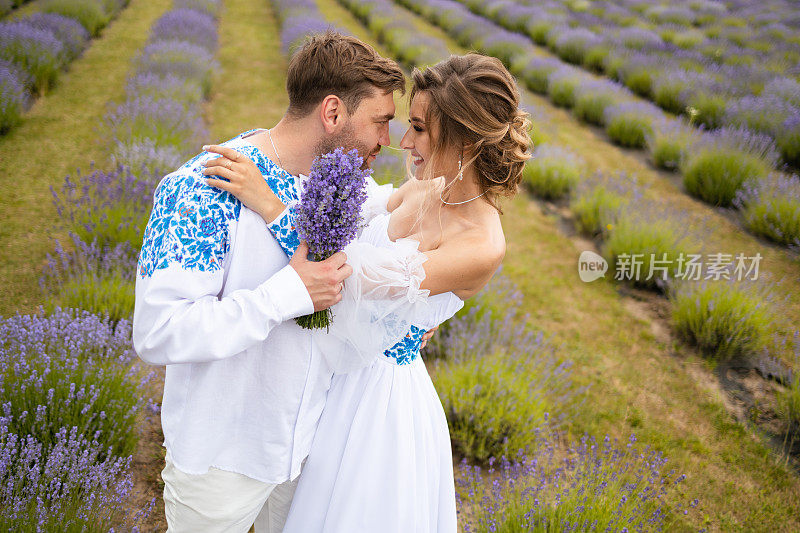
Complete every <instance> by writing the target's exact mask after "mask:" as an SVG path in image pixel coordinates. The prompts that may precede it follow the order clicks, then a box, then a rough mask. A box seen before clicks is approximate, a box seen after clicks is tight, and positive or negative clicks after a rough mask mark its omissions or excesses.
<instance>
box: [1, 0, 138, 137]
mask: <svg viewBox="0 0 800 533" xmlns="http://www.w3.org/2000/svg"><path fill="white" fill-rule="evenodd" d="M128 1H129V0H46V1H44V2H42V3H41V6H39V7H40V11H39V12H36V13H33V14H31V15H28V16H26V17H22V18H19V19H16V20H12V21H4V22H0V134H3V133H5V132H7V131H8V130H10V129H11V128H13V127H14V126H16V125H17V124H18V123H19V122H20V121H21V119H22V114H23V113H24V111H25V110H26V109H27V108H28V106H29V105H30V103H31V101H32V100H33V98H35V97H36V96H39V95H42V94H44V93H45V92H46V91H47V90H49V89H50V88H52V87H53V85H54V84H55V83H56V81H57V78H58V75H59V73H60V72H61V70H62V69H65V68H66V67H67V65H69V63H71V62H72V61H73V60H74V59H76V58H77V57H78V56H80V55H81V53H83V51H84V50H85V49H86V47H87V46H88V45H89V40H90V39H91V38H93V37H97V36H98V35H99V33H100V30H102V29H103V28H104V27H105V26H106V25H107V24H108V23H109V22H110V21H111V19H112V18H113V17H114V16H116V14H117V13H118V12H119V11H120V10H121V9H123V8H124V7H125V6H127V5H128Z"/></svg>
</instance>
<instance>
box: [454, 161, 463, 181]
mask: <svg viewBox="0 0 800 533" xmlns="http://www.w3.org/2000/svg"><path fill="white" fill-rule="evenodd" d="M456 177H457V178H458V181H461V180H463V179H464V171H463V170H461V160H460V159H459V160H458V174H457V175H456Z"/></svg>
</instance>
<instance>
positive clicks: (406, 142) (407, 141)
mask: <svg viewBox="0 0 800 533" xmlns="http://www.w3.org/2000/svg"><path fill="white" fill-rule="evenodd" d="M400 148H402V149H403V150H411V149H412V148H414V143H413V142H411V127H410V126H409V128H408V129H407V130H406V133H405V134H404V135H403V138H402V139H400Z"/></svg>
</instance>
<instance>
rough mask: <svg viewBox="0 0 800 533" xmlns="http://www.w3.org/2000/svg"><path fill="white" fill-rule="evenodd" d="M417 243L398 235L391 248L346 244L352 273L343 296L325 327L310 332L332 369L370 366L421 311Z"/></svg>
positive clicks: (424, 294) (424, 300) (423, 297)
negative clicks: (400, 237)
mask: <svg viewBox="0 0 800 533" xmlns="http://www.w3.org/2000/svg"><path fill="white" fill-rule="evenodd" d="M418 247H419V243H418V242H417V241H415V240H412V239H398V240H397V242H395V243H393V245H392V246H391V247H378V246H375V245H373V244H370V243H366V242H359V241H356V242H353V243H351V244H349V245H348V246H347V247H345V250H344V251H345V253H346V254H347V262H348V264H350V266H352V267H353V274H352V275H351V276H350V277H348V278H347V279H346V280H345V282H344V289H343V291H342V300H341V301H340V302H339V303H337V304H335V305H334V306H332V307H331V311H332V313H333V318H332V320H331V326H330V328H329V329H328V330H327V331H326V330H315V331H314V333H313V335H314V340H315V342H316V343H317V345H318V347H319V348H320V350H321V352H322V354H323V356H324V357H325V360H326V361H327V363H328V365H329V366H330V368H331V369H332V370H333V371H334V372H338V373H343V372H349V371H352V370H355V369H358V368H361V367H364V366H367V365H369V364H370V363H371V362H372V361H373V360H374V359H375V358H376V357H377V356H379V355H381V354H383V352H384V351H385V350H387V349H389V348H391V347H392V346H394V345H395V344H397V343H398V342H399V341H401V340H402V339H403V338H404V337H405V336H406V335H407V334H408V332H409V330H410V329H411V326H412V325H413V324H414V321H415V320H419V318H420V315H421V314H423V313H425V312H426V310H427V308H428V305H429V303H428V296H429V295H430V291H429V290H427V289H421V288H420V285H421V284H422V281H423V280H424V279H425V270H424V268H423V266H422V265H423V263H424V262H425V261H426V260H427V256H426V255H425V254H424V253H422V252H420V251H419V250H418Z"/></svg>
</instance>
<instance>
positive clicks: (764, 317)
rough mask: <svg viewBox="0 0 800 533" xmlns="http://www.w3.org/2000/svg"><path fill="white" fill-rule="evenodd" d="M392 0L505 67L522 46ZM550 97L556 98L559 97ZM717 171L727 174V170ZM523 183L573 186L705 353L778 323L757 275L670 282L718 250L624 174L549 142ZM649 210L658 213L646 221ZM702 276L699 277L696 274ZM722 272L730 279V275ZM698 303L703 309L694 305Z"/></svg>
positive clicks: (749, 345)
mask: <svg viewBox="0 0 800 533" xmlns="http://www.w3.org/2000/svg"><path fill="white" fill-rule="evenodd" d="M398 1H399V2H400V3H401V4H408V5H411V4H413V5H414V6H416V7H417V8H420V12H421V13H422V14H423V15H425V16H426V17H430V18H431V19H433V21H434V22H436V23H437V24H443V25H444V27H445V29H447V30H448V31H452V32H453V33H454V34H455V35H456V36H457V37H458V38H459V39H460V40H461V41H463V42H464V44H468V43H469V42H475V41H477V42H479V43H480V45H479V46H478V47H479V48H480V49H482V50H483V51H484V52H486V53H491V52H494V54H493V55H495V56H497V57H500V58H501V59H503V60H504V61H506V62H513V61H514V56H513V55H505V56H504V55H503V54H504V53H507V52H508V50H509V49H510V48H512V49H513V47H510V46H509V43H512V44H513V43H518V44H520V46H523V45H524V41H525V38H524V37H522V36H520V35H517V34H512V33H510V32H507V31H505V30H503V29H502V28H499V27H496V26H493V25H492V23H490V22H489V21H487V20H486V19H483V18H482V17H479V16H477V15H474V14H473V13H471V12H469V11H467V10H466V9H465V8H464V7H463V6H461V5H460V4H458V3H457V2H454V1H451V0H398ZM368 5H374V6H375V7H374V9H375V10H376V11H377V12H376V13H374V14H373V15H372V16H374V17H384V18H390V19H399V18H401V15H402V9H400V8H399V7H397V6H396V5H393V4H390V3H375V4H368ZM423 7H424V9H422V8H423ZM489 30H497V31H495V32H490V31H489ZM525 46H527V45H525ZM566 68H570V67H566ZM567 78H568V76H567V75H566V74H565V75H564V76H561V77H559V76H554V83H553V84H552V85H553V86H554V87H558V86H559V84H560V83H562V82H563V81H564V80H565V79H567ZM604 83H605V82H604ZM607 83H610V82H607ZM588 92H590V93H591V92H592V91H591V90H589V91H588ZM554 94H556V95H560V94H561V92H560V91H556V92H555V93H554ZM595 94H597V91H595ZM621 109H624V107H623V108H621ZM623 116H624V114H623ZM620 122H621V124H622V125H623V126H621V127H628V126H630V125H631V123H633V122H635V121H633V120H631V118H630V117H626V118H624V119H623V120H621V121H620ZM705 139H706V142H708V143H709V144H710V145H711V146H721V147H723V148H724V149H728V148H729V147H741V148H742V149H743V150H748V151H752V152H757V151H758V150H761V151H764V150H765V148H764V143H763V139H760V138H758V137H755V138H754V137H753V136H748V135H747V132H742V131H740V130H728V129H721V130H717V131H716V132H713V133H711V134H708V135H707V136H706V137H705ZM723 148H721V149H723ZM731 149H732V148H731ZM748 153H750V152H748ZM725 170H726V171H728V169H727V168H726V169H725ZM525 179H526V182H527V183H529V184H530V185H531V186H532V188H533V189H534V191H537V192H538V193H539V194H541V195H542V196H544V197H546V198H555V197H560V196H563V195H566V194H567V193H568V192H570V191H572V190H573V189H575V188H578V190H577V191H575V194H574V195H573V200H572V207H573V210H574V211H576V213H577V217H578V220H579V223H581V224H582V227H583V228H584V229H585V230H586V231H587V232H588V233H590V234H592V235H599V236H601V237H603V238H604V240H605V242H604V249H603V253H604V255H605V256H606V258H607V259H608V261H609V262H610V264H612V265H613V264H616V263H617V260H618V258H620V257H624V255H623V254H629V255H632V254H642V257H643V264H642V265H641V267H640V269H641V270H640V273H639V274H638V275H636V276H634V277H632V279H631V280H630V281H631V282H632V283H633V284H634V285H637V286H640V287H642V288H646V289H651V290H656V291H662V292H664V293H667V294H670V295H671V297H672V298H674V303H675V306H676V309H679V310H681V312H679V313H676V315H675V320H676V329H677V330H678V331H679V332H681V333H682V334H683V335H684V336H685V337H686V338H687V340H689V341H690V342H692V343H695V344H698V345H699V346H700V347H701V348H702V349H703V350H704V351H705V352H706V353H708V354H709V355H710V356H712V357H715V358H721V359H728V358H732V357H739V356H753V355H756V354H759V353H760V352H762V351H763V350H764V349H766V347H767V346H768V345H769V343H770V342H772V340H771V339H772V337H773V336H774V335H775V334H777V333H778V330H779V329H780V328H781V326H780V325H779V324H780V321H779V319H778V317H779V316H780V311H779V309H780V305H781V302H779V301H778V297H777V295H776V294H775V293H774V292H772V291H770V290H769V287H768V286H767V284H766V283H764V281H763V278H764V277H765V276H764V275H763V273H762V280H761V281H760V282H759V281H758V280H756V281H755V282H748V281H746V280H743V281H742V282H741V283H738V284H736V283H727V284H725V283H708V282H705V283H703V282H701V283H678V279H677V277H678V276H677V274H678V265H679V263H678V261H677V258H678V257H679V256H681V254H682V256H683V257H688V256H689V255H690V254H701V255H702V254H704V253H706V254H707V253H716V252H720V251H719V250H708V249H707V247H706V243H708V242H711V239H710V238H709V233H710V232H709V230H708V228H703V227H699V228H695V229H693V230H692V231H691V232H690V231H689V229H688V226H687V224H686V223H685V221H686V220H687V218H690V217H689V214H688V213H687V212H684V211H678V210H675V209H671V208H667V207H663V206H662V205H661V204H660V203H658V202H655V201H652V200H647V201H645V200H644V199H643V192H642V191H640V190H639V189H640V187H639V186H636V185H633V182H631V181H630V180H629V179H627V178H626V177H625V176H603V175H597V176H585V169H584V168H583V165H582V163H581V162H580V159H579V157H578V156H576V155H575V154H572V153H570V152H569V151H568V150H565V149H563V148H562V147H558V146H554V145H552V144H550V143H547V144H543V145H539V146H538V147H537V148H536V151H535V152H534V158H533V159H532V161H531V163H530V164H529V165H528V168H527V169H526V171H525ZM631 200H633V201H631ZM788 200H789V201H791V199H788ZM799 205H800V203H799ZM654 213H657V214H658V216H657V217H654V216H653V214H654ZM720 253H721V252H720ZM650 254H655V257H657V258H661V257H662V254H667V255H666V258H667V260H668V261H669V262H670V264H671V267H670V268H669V269H668V270H667V271H666V275H665V276H659V275H658V274H659V272H658V271H657V270H656V272H655V274H656V275H653V276H648V274H649V270H650V268H651V264H650V262H651V261H650V259H651V257H652V256H651V255H650ZM706 274H707V273H706V272H703V276H705V275H706ZM726 275H727V277H728V278H729V279H730V277H731V276H730V272H728V273H727V274H726ZM678 287H680V290H678ZM670 289H671V290H670ZM701 295H702V296H703V298H700V296H701ZM700 300H702V302H703V305H694V304H697V303H698V302H699V301H700ZM762 300H763V301H762ZM689 303H691V304H692V305H689ZM765 304H766V305H765Z"/></svg>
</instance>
